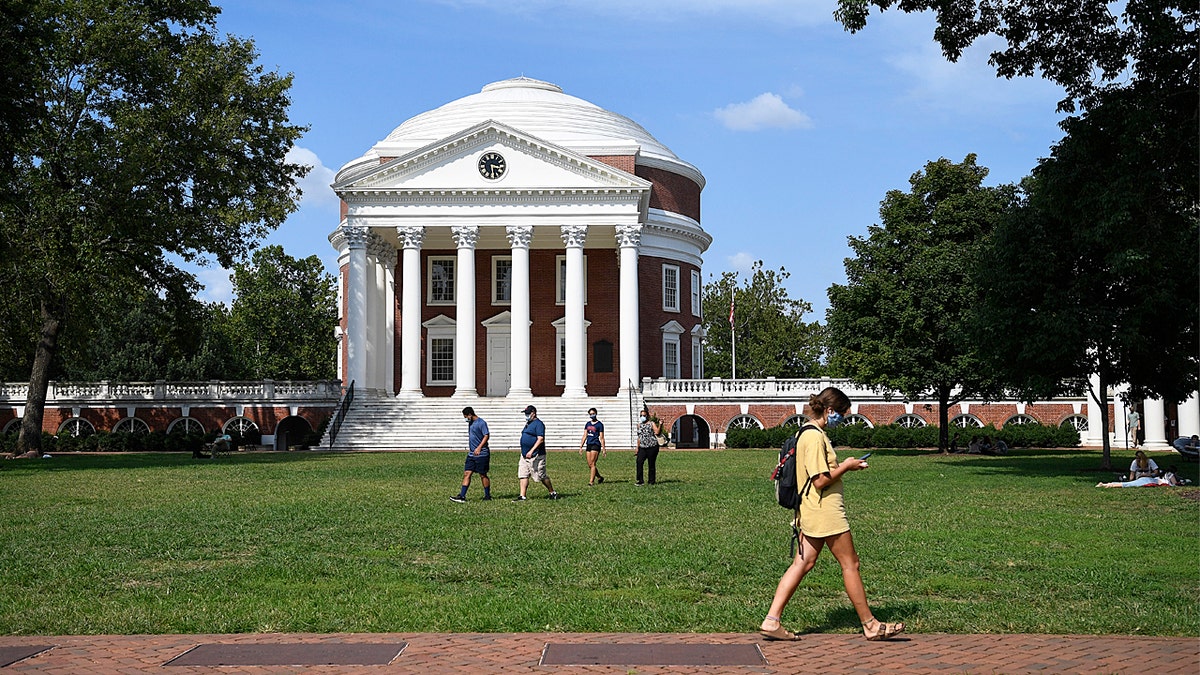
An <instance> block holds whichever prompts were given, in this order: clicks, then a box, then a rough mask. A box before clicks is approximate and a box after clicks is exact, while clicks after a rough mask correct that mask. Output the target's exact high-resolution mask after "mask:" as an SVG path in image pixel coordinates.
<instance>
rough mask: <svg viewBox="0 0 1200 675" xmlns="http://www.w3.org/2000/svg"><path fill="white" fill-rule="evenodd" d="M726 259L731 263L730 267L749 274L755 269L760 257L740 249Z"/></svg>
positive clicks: (735, 270)
mask: <svg viewBox="0 0 1200 675" xmlns="http://www.w3.org/2000/svg"><path fill="white" fill-rule="evenodd" d="M725 261H726V262H727V263H728V264H729V269H731V270H733V271H734V272H744V273H746V274H749V273H750V271H751V270H753V269H754V263H755V262H757V261H758V258H756V257H754V256H753V255H750V254H749V253H746V252H745V251H738V252H737V253H734V254H733V255H731V256H729V257H728V258H726V259H725Z"/></svg>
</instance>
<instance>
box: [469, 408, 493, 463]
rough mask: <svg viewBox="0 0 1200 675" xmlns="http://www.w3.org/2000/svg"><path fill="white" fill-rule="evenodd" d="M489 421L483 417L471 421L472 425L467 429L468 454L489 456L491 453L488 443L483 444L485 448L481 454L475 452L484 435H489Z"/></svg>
mask: <svg viewBox="0 0 1200 675" xmlns="http://www.w3.org/2000/svg"><path fill="white" fill-rule="evenodd" d="M488 433H489V432H488V426H487V422H484V421H483V418H482V417H476V418H475V421H474V422H471V427H470V429H469V430H468V431H467V443H468V445H467V454H468V455H471V456H472V457H487V456H488V454H489V451H488V446H487V443H484V444H483V449H482V450H480V451H479V454H478V455H476V454H475V448H478V447H479V444H480V443H481V442H483V437H484V436H487V435H488Z"/></svg>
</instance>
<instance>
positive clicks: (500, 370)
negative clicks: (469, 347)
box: [487, 331, 512, 396]
mask: <svg viewBox="0 0 1200 675" xmlns="http://www.w3.org/2000/svg"><path fill="white" fill-rule="evenodd" d="M511 358H512V336H511V335H509V334H508V333H500V332H498V331H488V337H487V395H488V396H507V395H508V388H509V386H510V385H511V384H512V368H511V367H510V360H511Z"/></svg>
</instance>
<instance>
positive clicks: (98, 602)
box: [0, 450, 1200, 636]
mask: <svg viewBox="0 0 1200 675" xmlns="http://www.w3.org/2000/svg"><path fill="white" fill-rule="evenodd" d="M774 456H775V452H774V451H773V450H730V451H712V452H673V451H664V452H663V454H662V455H661V456H660V458H659V478H660V483H659V485H656V486H646V487H635V486H634V485H633V483H632V474H633V456H632V454H631V453H628V452H625V453H611V454H610V455H609V456H608V457H607V458H606V459H604V460H602V462H601V470H602V471H603V473H604V474H606V476H607V477H608V482H606V483H605V484H604V485H601V486H597V487H588V486H587V474H586V470H587V469H586V465H585V463H584V461H583V459H582V458H580V457H579V456H578V455H576V454H575V453H551V456H550V460H549V469H550V475H551V477H552V478H553V479H554V481H555V486H556V487H557V488H558V489H559V491H560V492H561V493H562V494H563V495H564V496H565V498H564V499H562V500H560V501H557V502H552V501H550V500H547V499H545V498H544V496H545V494H546V492H545V490H544V489H543V488H542V487H541V486H540V485H536V484H535V485H534V486H531V488H530V496H531V500H530V501H528V502H525V503H522V504H516V503H513V502H511V501H510V499H511V497H513V496H514V495H515V493H516V479H515V477H514V476H515V473H516V459H517V458H516V454H515V453H512V452H507V453H496V454H495V455H494V456H493V459H492V466H493V478H494V481H495V482H494V487H495V496H496V500H494V501H492V502H480V501H479V498H480V497H481V496H482V489H481V488H480V487H479V485H478V481H476V484H475V485H473V486H472V489H471V492H470V494H469V496H468V498H469V500H470V501H469V502H468V503H467V504H454V503H452V502H450V501H449V500H448V498H449V497H450V496H451V495H453V494H455V493H456V491H457V485H458V483H459V480H460V478H461V475H462V473H461V472H462V456H461V455H460V454H457V453H453V454H452V453H386V454H349V455H331V454H321V453H293V454H252V455H235V456H234V457H231V458H228V459H220V460H216V461H214V462H208V461H198V460H193V459H191V458H190V457H188V456H181V455H163V454H148V455H110V456H60V457H55V458H53V459H45V460H19V461H11V462H4V463H2V464H0V496H2V498H3V503H4V506H5V512H6V516H5V519H4V521H3V522H4V524H3V525H2V526H0V533H2V536H0V569H3V570H4V581H3V584H2V585H0V630H3V631H4V633H7V634H75V633H173V632H184V633H208V632H217V633H227V632H230V633H236V632H260V631H288V632H291V631H313V632H337V631H483V632H491V631H503V632H507V631H543V630H553V631H656V632H657V631H666V632H688V631H702V632H707V631H719V632H724V631H735V632H740V631H752V630H754V629H756V628H757V626H758V623H759V621H760V620H761V618H762V615H763V614H764V613H765V611H766V608H767V605H768V604H769V602H770V598H771V594H772V593H773V591H774V588H775V583H776V582H777V581H778V578H779V575H780V573H781V572H782V571H783V569H784V568H785V567H786V566H787V564H788V540H789V536H790V529H789V527H788V525H787V523H788V520H789V515H788V513H787V512H785V511H784V510H783V509H781V508H779V507H778V506H776V505H775V504H774V501H773V494H772V486H771V484H770V482H769V481H768V480H767V476H768V475H769V473H770V471H771V468H772V467H773V465H774ZM1156 459H1157V461H1158V463H1159V464H1165V463H1172V460H1173V458H1167V457H1163V458H1161V459H1159V458H1157V457H1156ZM1099 461H1100V459H1099V454H1098V453H1095V452H1090V451H1022V452H1020V453H1019V454H1017V455H1015V456H1009V457H978V456H940V455H930V454H927V453H921V452H914V451H898V450H897V451H888V450H882V451H876V452H875V455H874V456H873V457H872V458H871V468H870V469H869V470H867V471H863V472H859V473H856V474H852V475H850V476H849V477H848V479H847V486H846V498H847V504H848V508H849V511H850V521H851V525H852V527H853V528H854V529H853V532H854V536H855V540H856V542H857V545H858V550H859V553H860V555H861V557H862V570H863V579H864V581H865V582H866V585H867V594H868V597H869V598H870V599H871V602H872V604H873V605H874V607H875V609H876V613H877V615H878V616H879V617H880V618H881V619H884V620H890V621H897V620H899V621H905V622H906V623H907V624H908V626H909V630H910V631H918V632H968V633H970V632H996V633H1007V632H1029V633H1100V634H1104V633H1136V634H1147V635H1189V636H1196V635H1200V610H1198V606H1200V604H1198V600H1200V502H1197V501H1195V500H1194V499H1187V498H1184V497H1183V496H1182V495H1183V494H1184V493H1185V490H1181V489H1175V488H1140V489H1125V490H1101V489H1096V488H1094V487H1093V486H1094V485H1095V483H1096V482H1097V481H1098V480H1101V479H1103V480H1109V479H1111V477H1112V476H1113V473H1112V472H1099V471H1096V470H1095V467H1097V466H1098V465H1099ZM1129 461H1130V453H1127V452H1124V451H1120V452H1114V463H1115V464H1117V465H1123V466H1128V462H1129ZM1180 466H1181V468H1182V469H1183V475H1185V476H1188V477H1190V478H1191V479H1192V480H1193V481H1195V480H1197V467H1196V465H1195V464H1188V465H1183V464H1180ZM784 622H785V623H786V624H787V625H789V626H791V627H793V628H795V629H797V630H803V631H821V632H847V631H853V630H857V622H856V618H855V616H854V614H853V611H852V610H851V608H850V604H849V602H848V601H847V600H846V597H845V594H844V592H843V590H842V584H841V575H840V572H839V569H838V567H837V565H836V563H835V562H834V561H833V558H832V557H831V556H829V554H828V552H826V553H825V554H823V556H822V560H821V561H820V562H819V563H818V565H817V568H816V569H815V570H814V572H813V573H812V574H811V575H810V576H809V578H808V579H806V580H805V582H804V584H802V585H801V588H800V590H799V591H798V592H797V594H796V596H795V598H794V599H793V601H792V603H791V606H790V607H789V608H788V610H787V613H786V614H785V617H784Z"/></svg>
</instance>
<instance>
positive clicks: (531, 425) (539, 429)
mask: <svg viewBox="0 0 1200 675" xmlns="http://www.w3.org/2000/svg"><path fill="white" fill-rule="evenodd" d="M538 436H541V437H542V438H543V439H544V438H545V437H546V425H545V424H542V421H541V420H539V419H537V418H536V417H535V418H534V419H531V420H529V421H528V422H526V423H525V429H524V431H522V432H521V455H523V456H524V455H528V454H529V449H530V448H532V447H533V444H534V443H537V439H538ZM533 454H534V455H544V454H546V442H545V441H544V440H543V441H542V444H541V445H539V446H538V449H537V450H534V451H533Z"/></svg>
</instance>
